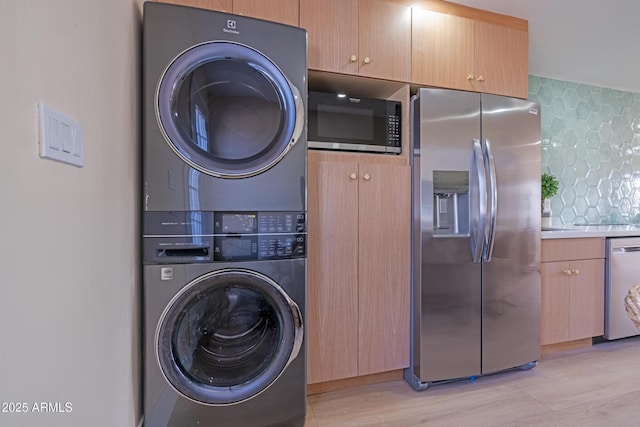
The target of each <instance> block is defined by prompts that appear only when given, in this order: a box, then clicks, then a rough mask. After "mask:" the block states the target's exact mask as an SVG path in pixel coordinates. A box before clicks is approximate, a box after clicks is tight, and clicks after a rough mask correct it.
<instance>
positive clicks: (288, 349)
mask: <svg viewBox="0 0 640 427" xmlns="http://www.w3.org/2000/svg"><path fill="white" fill-rule="evenodd" d="M302 339H303V326H302V315H301V313H300V310H299V308H298V306H297V305H296V304H295V303H294V302H293V301H292V300H291V299H290V298H289V297H288V296H287V294H286V293H285V292H284V290H283V289H282V288H281V287H280V286H279V285H278V284H277V283H275V282H274V281H273V280H272V279H270V278H269V277H267V276H265V275H263V274H260V273H257V272H255V271H252V270H246V269H224V270H218V271H214V272H211V273H207V274H205V275H203V276H200V277H198V278H197V279H195V280H193V281H192V282H190V283H189V284H187V285H186V286H185V287H184V288H182V289H181V291H180V292H179V293H177V294H176V295H175V297H174V298H173V299H172V300H171V302H170V303H169V304H168V306H167V307H166V309H165V310H164V312H163V314H162V316H161V317H160V321H159V323H158V328H157V330H156V339H155V344H156V345H155V349H156V356H157V360H158V362H159V364H160V368H161V370H162V373H163V375H164V376H165V378H166V379H167V380H168V381H169V383H170V384H171V385H172V386H173V387H174V388H175V389H176V391H178V392H179V393H180V394H182V395H183V396H185V397H187V398H189V399H191V400H194V401H196V402H199V403H203V404H207V405H228V404H234V403H239V402H243V401H246V400H248V399H251V398H252V397H254V396H256V395H258V394H260V393H261V392H262V391H264V390H266V389H267V388H268V387H269V386H270V385H271V384H272V383H273V382H274V381H275V380H276V379H277V378H278V377H279V376H280V375H281V374H282V372H283V371H284V370H285V368H286V367H287V366H288V365H289V363H291V362H292V361H293V360H294V359H295V358H296V356H297V355H298V353H299V351H300V348H301V346H302Z"/></svg>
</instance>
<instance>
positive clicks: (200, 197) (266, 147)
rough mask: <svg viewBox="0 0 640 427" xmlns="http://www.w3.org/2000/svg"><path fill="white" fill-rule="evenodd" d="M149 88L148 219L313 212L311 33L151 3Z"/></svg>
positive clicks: (147, 19)
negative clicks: (309, 195) (178, 214)
mask: <svg viewBox="0 0 640 427" xmlns="http://www.w3.org/2000/svg"><path fill="white" fill-rule="evenodd" d="M142 80H143V91H144V93H143V102H144V104H143V181H144V189H143V191H144V193H143V195H144V200H143V207H144V210H145V211H198V210H201V211H212V210H240V211H246V210H304V208H305V207H306V151H307V141H306V118H305V111H306V103H307V37H306V31H304V30H303V29H300V28H295V27H291V26H287V25H282V24H278V23H273V22H268V21H263V20H258V19H252V18H248V17H243V16H236V15H232V14H227V13H219V12H214V11H208V10H203V9H196V8H190V7H184V6H177V5H171V4H164V3H154V2H146V3H145V5H144V34H143V79H142ZM196 110H198V111H196ZM198 115H200V120H198ZM239 196H241V197H239Z"/></svg>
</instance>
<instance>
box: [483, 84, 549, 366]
mask: <svg viewBox="0 0 640 427" xmlns="http://www.w3.org/2000/svg"><path fill="white" fill-rule="evenodd" d="M482 140H483V142H485V144H486V145H487V146H489V147H490V148H489V155H490V156H491V158H492V159H493V163H494V176H493V177H492V181H494V182H495V184H494V185H495V188H493V189H491V190H490V191H489V194H490V198H491V197H492V196H491V195H493V197H495V200H492V201H491V202H490V205H493V206H494V207H493V209H494V212H493V216H494V222H493V223H492V227H491V228H492V230H491V231H490V236H489V240H488V241H489V244H492V245H493V248H492V251H491V253H490V255H491V256H490V257H487V259H490V261H487V262H483V264H482V283H483V291H482V303H483V309H482V337H483V342H482V372H483V373H490V372H496V371H501V370H504V369H509V368H512V367H516V366H520V365H524V364H527V363H529V362H533V361H536V360H538V358H539V356H540V191H541V190H540V173H541V171H540V168H541V163H540V107H539V105H538V104H535V103H532V102H528V101H524V100H520V99H513V98H506V97H502V96H495V95H486V94H483V95H482ZM490 181H491V180H490ZM490 210H491V208H490ZM490 215H491V213H489V214H488V216H490Z"/></svg>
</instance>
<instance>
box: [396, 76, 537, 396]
mask: <svg viewBox="0 0 640 427" xmlns="http://www.w3.org/2000/svg"><path fill="white" fill-rule="evenodd" d="M411 109H412V111H411V120H412V124H411V126H412V129H411V131H412V143H413V156H412V170H413V185H412V186H413V200H412V204H413V224H412V349H411V366H410V367H409V368H408V369H406V370H405V379H406V380H407V381H408V382H409V383H410V384H411V385H412V386H413V387H414V388H415V389H417V390H421V389H425V388H427V387H428V386H429V385H430V384H434V383H438V382H441V381H449V380H454V379H461V378H472V377H476V376H480V375H485V374H489V373H495V372H500V371H504V370H509V369H512V368H523V369H524V368H530V367H533V366H535V364H536V361H537V360H538V358H539V356H540V203H541V199H540V191H541V190H540V173H541V172H540V168H541V166H540V163H541V161H540V157H541V153H540V106H539V105H538V104H536V103H533V102H528V101H525V100H521V99H514V98H507V97H502V96H496V95H488V94H479V93H472V92H463V91H454V90H446V89H434V88H425V89H419V91H418V93H417V95H415V96H414V97H413V98H412V100H411Z"/></svg>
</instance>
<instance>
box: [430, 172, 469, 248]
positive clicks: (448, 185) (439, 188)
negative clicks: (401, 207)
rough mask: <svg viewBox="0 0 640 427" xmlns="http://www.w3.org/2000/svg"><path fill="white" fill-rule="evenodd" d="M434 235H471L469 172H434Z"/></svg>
mask: <svg viewBox="0 0 640 427" xmlns="http://www.w3.org/2000/svg"><path fill="white" fill-rule="evenodd" d="M433 233H434V235H437V236H449V237H454V236H468V235H469V171H444V170H434V171H433Z"/></svg>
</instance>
